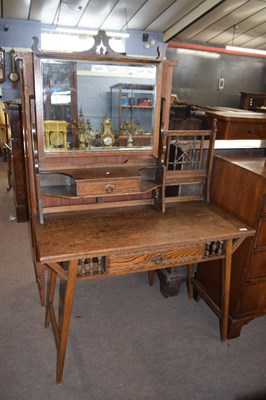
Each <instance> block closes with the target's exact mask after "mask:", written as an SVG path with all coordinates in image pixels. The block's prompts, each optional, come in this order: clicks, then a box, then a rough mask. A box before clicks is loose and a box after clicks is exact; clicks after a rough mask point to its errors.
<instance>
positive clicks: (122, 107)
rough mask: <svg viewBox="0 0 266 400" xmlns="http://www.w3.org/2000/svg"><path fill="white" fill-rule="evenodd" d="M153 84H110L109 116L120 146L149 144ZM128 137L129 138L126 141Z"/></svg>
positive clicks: (153, 92)
mask: <svg viewBox="0 0 266 400" xmlns="http://www.w3.org/2000/svg"><path fill="white" fill-rule="evenodd" d="M154 94H155V88H154V86H153V85H143V84H130V83H118V84H116V85H113V86H111V117H112V122H113V129H114V130H115V131H117V132H118V140H119V145H120V146H126V145H130V140H131V139H132V140H133V142H134V145H136V146H138V145H139V146H150V145H151V134H152V130H151V127H152V126H153V118H154V102H155V98H154ZM129 136H131V137H130V140H129V141H128V139H129Z"/></svg>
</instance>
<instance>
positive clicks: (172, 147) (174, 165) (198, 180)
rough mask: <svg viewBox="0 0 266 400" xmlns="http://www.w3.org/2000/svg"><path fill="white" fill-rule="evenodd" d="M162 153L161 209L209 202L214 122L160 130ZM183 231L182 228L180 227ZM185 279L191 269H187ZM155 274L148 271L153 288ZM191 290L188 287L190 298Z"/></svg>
mask: <svg viewBox="0 0 266 400" xmlns="http://www.w3.org/2000/svg"><path fill="white" fill-rule="evenodd" d="M161 134H162V143H163V148H164V154H163V157H162V163H163V174H162V197H161V210H162V212H167V204H169V203H176V202H180V201H195V200H202V201H206V202H209V201H210V182H211V174H212V165H213V157H214V144H215V137H216V120H213V126H212V129H210V130H162V132H161ZM180 229H182V227H180ZM187 271H188V280H189V279H191V277H192V266H188V268H187ZM154 276H155V271H149V284H150V285H153V282H154ZM190 291H191V288H189V295H190V296H191V295H192V294H191V293H190Z"/></svg>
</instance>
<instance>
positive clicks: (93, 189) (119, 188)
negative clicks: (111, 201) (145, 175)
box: [76, 176, 140, 197]
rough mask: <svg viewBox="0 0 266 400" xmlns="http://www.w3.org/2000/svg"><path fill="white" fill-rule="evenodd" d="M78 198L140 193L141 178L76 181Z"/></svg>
mask: <svg viewBox="0 0 266 400" xmlns="http://www.w3.org/2000/svg"><path fill="white" fill-rule="evenodd" d="M76 190H77V196H87V197H88V196H93V197H94V196H96V197H97V196H106V195H108V196H109V195H113V194H114V195H118V194H127V193H134V192H139V190H140V177H139V176H137V177H131V178H112V179H108V178H106V179H99V180H97V181H95V180H79V181H76Z"/></svg>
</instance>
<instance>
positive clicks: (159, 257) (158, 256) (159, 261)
mask: <svg viewBox="0 0 266 400" xmlns="http://www.w3.org/2000/svg"><path fill="white" fill-rule="evenodd" d="M151 259H152V261H153V262H154V264H156V265H159V264H162V263H163V260H164V254H155V255H154V256H152V257H151Z"/></svg>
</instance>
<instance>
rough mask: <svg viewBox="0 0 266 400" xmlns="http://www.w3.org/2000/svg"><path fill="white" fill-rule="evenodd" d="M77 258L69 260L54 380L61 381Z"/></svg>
mask: <svg viewBox="0 0 266 400" xmlns="http://www.w3.org/2000/svg"><path fill="white" fill-rule="evenodd" d="M77 269H78V260H74V261H70V262H69V270H68V278H67V283H66V287H65V296H64V303H63V304H62V311H61V312H62V315H61V316H60V320H61V323H60V327H59V344H58V349H57V367H56V382H57V383H61V381H62V376H63V370H64V363H65V355H66V347H67V340H68V332H69V325H70V317H71V310H72V303H73V295H74V289H75V284H76V278H77Z"/></svg>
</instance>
